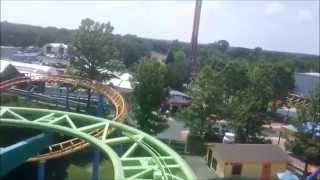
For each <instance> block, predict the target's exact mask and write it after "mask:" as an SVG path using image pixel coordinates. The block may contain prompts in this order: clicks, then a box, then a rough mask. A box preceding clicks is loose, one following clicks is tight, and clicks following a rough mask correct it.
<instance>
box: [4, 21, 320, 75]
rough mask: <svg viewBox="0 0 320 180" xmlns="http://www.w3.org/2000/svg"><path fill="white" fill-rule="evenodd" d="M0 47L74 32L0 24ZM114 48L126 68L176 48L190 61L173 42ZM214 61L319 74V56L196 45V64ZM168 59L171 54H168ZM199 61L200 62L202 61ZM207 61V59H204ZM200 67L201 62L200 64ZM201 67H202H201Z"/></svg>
mask: <svg viewBox="0 0 320 180" xmlns="http://www.w3.org/2000/svg"><path fill="white" fill-rule="evenodd" d="M0 30H1V42H0V44H1V45H5V46H22V47H26V46H43V45H44V44H46V43H51V42H61V43H68V44H69V43H70V42H71V40H72V35H73V34H74V32H75V30H68V29H64V28H62V29H58V28H55V27H46V28H44V27H39V26H31V25H24V24H14V23H9V22H1V28H0ZM113 39H114V41H115V46H116V48H117V50H118V51H119V56H120V59H121V60H122V61H123V63H124V64H125V65H127V66H128V67H129V66H131V65H133V64H134V63H135V62H137V61H138V60H139V59H141V58H143V57H145V56H149V55H150V54H151V52H153V51H154V52H158V53H161V54H164V55H170V52H171V50H172V49H174V48H176V47H178V48H179V49H182V50H183V51H184V53H185V55H186V57H187V58H189V57H190V49H191V48H190V44H189V43H185V42H179V41H177V40H174V41H168V40H157V39H148V38H140V37H137V36H135V35H124V36H121V35H113ZM204 52H205V53H206V54H207V55H208V54H210V57H212V55H213V54H214V56H215V58H221V57H223V56H229V57H231V58H237V59H251V60H254V59H257V56H263V57H265V58H264V60H266V61H269V60H271V61H272V59H277V60H286V61H291V62H292V63H293V64H294V66H295V67H296V71H300V72H303V71H316V72H320V65H319V61H320V60H319V56H315V55H306V54H298V53H284V52H274V51H266V50H263V49H262V48H261V47H257V48H254V49H248V48H242V47H232V46H230V44H229V43H228V41H226V40H219V41H217V42H214V43H210V44H200V45H199V51H198V56H200V57H199V59H200V61H201V58H202V56H203V55H204V54H203V53H204ZM171 55H172V54H171ZM202 59H203V58H202ZM204 59H206V60H207V58H204ZM200 63H204V62H200ZM204 64H205V63H204Z"/></svg>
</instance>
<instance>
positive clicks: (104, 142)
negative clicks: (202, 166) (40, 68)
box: [0, 76, 196, 180]
mask: <svg viewBox="0 0 320 180" xmlns="http://www.w3.org/2000/svg"><path fill="white" fill-rule="evenodd" d="M35 82H54V83H62V84H69V85H72V86H75V87H82V88H91V89H94V90H95V91H97V93H99V94H101V95H103V96H104V97H105V98H107V99H108V100H109V101H111V103H112V104H113V106H114V109H115V114H114V118H113V120H107V119H103V118H98V117H95V116H89V115H83V114H77V113H71V112H64V111H55V110H47V109H36V108H24V107H5V106H1V109H0V126H14V127H22V128H35V129H40V130H45V131H52V132H58V133H61V134H64V135H67V136H70V137H73V139H70V140H67V141H64V142H60V143H57V144H53V145H50V146H49V148H48V150H47V153H44V154H40V155H38V156H35V157H32V158H30V159H29V160H28V161H44V160H50V159H54V158H59V157H62V156H66V155H68V154H71V153H73V152H76V151H79V150H81V149H83V148H85V147H87V146H88V145H89V144H90V145H93V146H95V147H97V148H99V149H100V150H101V151H102V152H103V153H104V155H106V156H108V157H109V159H110V160H111V161H112V164H113V170H114V179H116V180H123V179H157V178H159V179H178V180H183V179H190V180H191V179H192V180H193V179H196V176H195V175H194V173H193V171H192V170H191V168H190V167H189V166H188V165H187V164H186V162H185V161H184V160H183V159H182V158H181V157H180V156H179V155H178V154H177V153H176V152H175V151H174V150H172V149H171V148H169V147H168V146H167V145H165V144H164V143H162V142H161V141H160V140H158V139H156V138H154V137H152V136H150V135H148V134H146V133H144V132H142V131H140V130H137V129H135V128H133V127H130V126H127V125H124V124H123V123H124V121H125V119H126V114H127V107H126V103H125V100H124V98H123V97H122V96H121V94H120V93H118V92H117V91H116V90H114V89H113V88H111V87H109V86H106V85H103V84H100V83H98V82H96V81H94V80H89V79H85V78H81V77H74V76H32V77H19V78H16V79H11V80H7V81H3V82H0V92H1V91H4V90H7V89H9V88H10V87H13V86H16V85H20V84H24V83H27V84H30V83H35ZM30 114H32V116H30ZM116 132H120V133H116ZM119 134H120V135H119ZM117 145H121V147H122V148H121V149H122V150H121V151H119V150H117Z"/></svg>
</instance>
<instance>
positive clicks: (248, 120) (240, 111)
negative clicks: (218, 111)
mask: <svg viewBox="0 0 320 180" xmlns="http://www.w3.org/2000/svg"><path fill="white" fill-rule="evenodd" d="M258 100H259V98H257V97H256V95H255V94H252V93H251V92H250V91H249V89H248V88H247V89H244V90H241V91H240V92H239V93H238V94H236V95H235V96H232V99H230V100H229V102H228V103H227V104H226V106H227V108H226V113H225V118H226V119H228V121H229V122H230V127H231V128H232V129H233V130H234V132H235V134H236V142H238V143H257V140H258V137H259V135H260V134H261V128H262V125H263V124H264V121H263V120H262V115H263V114H262V113H260V112H259V111H260V109H259V107H260V102H259V101H258Z"/></svg>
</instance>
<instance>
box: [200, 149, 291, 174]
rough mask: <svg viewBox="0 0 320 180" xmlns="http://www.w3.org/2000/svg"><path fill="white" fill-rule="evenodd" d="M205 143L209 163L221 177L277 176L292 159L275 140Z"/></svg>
mask: <svg viewBox="0 0 320 180" xmlns="http://www.w3.org/2000/svg"><path fill="white" fill-rule="evenodd" d="M206 145H207V155H206V161H207V163H208V166H209V168H211V169H213V170H214V171H215V173H216V174H217V175H218V176H219V177H221V178H231V177H242V178H246V179H261V180H269V179H276V177H277V173H279V172H283V171H285V170H286V169H287V167H288V163H289V156H288V155H287V154H286V153H285V152H284V151H283V150H281V149H280V147H278V146H275V145H272V144H222V143H208V144H206Z"/></svg>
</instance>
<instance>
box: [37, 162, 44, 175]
mask: <svg viewBox="0 0 320 180" xmlns="http://www.w3.org/2000/svg"><path fill="white" fill-rule="evenodd" d="M45 168H46V161H45V160H41V161H39V162H38V169H37V180H44V178H45Z"/></svg>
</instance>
